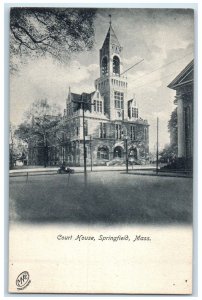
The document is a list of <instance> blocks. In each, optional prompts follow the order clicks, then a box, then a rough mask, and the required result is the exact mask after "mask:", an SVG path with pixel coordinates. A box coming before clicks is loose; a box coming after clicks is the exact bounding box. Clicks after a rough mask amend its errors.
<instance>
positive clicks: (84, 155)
mask: <svg viewBox="0 0 202 300" xmlns="http://www.w3.org/2000/svg"><path fill="white" fill-rule="evenodd" d="M81 103H82V110H83V162H84V184H85V186H86V185H87V171H86V138H85V115H84V101H83V96H82V101H81Z"/></svg>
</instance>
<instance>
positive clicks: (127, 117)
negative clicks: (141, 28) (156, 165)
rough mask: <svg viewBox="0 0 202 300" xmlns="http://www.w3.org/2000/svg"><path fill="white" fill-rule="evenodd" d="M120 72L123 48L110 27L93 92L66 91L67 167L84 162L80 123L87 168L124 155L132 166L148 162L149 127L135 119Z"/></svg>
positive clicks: (134, 109) (125, 83)
mask: <svg viewBox="0 0 202 300" xmlns="http://www.w3.org/2000/svg"><path fill="white" fill-rule="evenodd" d="M122 72H123V48H122V47H121V45H120V43H119V41H118V39H117V37H116V34H115V33H114V30H113V28H112V25H111V24H110V26H109V30H108V32H107V35H106V38H105V40H104V43H103V45H102V48H101V49H100V76H99V78H98V79H96V80H95V91H94V92H92V93H82V94H77V93H73V92H72V91H71V89H69V93H68V97H67V100H66V109H65V111H64V123H65V124H66V125H65V126H66V134H65V139H66V144H64V149H63V151H64V152H63V161H64V162H66V163H67V164H69V165H83V163H84V147H83V143H84V139H83V120H84V128H85V130H84V131H85V140H86V142H85V145H86V148H85V149H86V150H85V152H86V159H87V164H88V165H89V164H91V163H92V164H93V165H102V164H106V163H107V162H109V163H110V162H111V161H112V162H113V160H120V161H123V162H124V161H125V159H126V154H128V158H129V161H133V162H134V163H146V162H147V161H148V157H149V124H148V122H147V120H144V119H142V118H141V117H140V116H139V111H138V107H137V105H136V101H135V99H128V96H127V87H128V83H127V78H126V77H125V76H124V75H122ZM82 103H85V104H82ZM82 105H84V115H85V117H84V119H83V109H82V108H83V107H82ZM126 148H127V149H128V151H126ZM126 152H127V153H126Z"/></svg>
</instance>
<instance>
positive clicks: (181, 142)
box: [177, 93, 185, 157]
mask: <svg viewBox="0 0 202 300" xmlns="http://www.w3.org/2000/svg"><path fill="white" fill-rule="evenodd" d="M177 126H178V132H177V133H178V157H185V130H184V129H185V128H184V107H183V99H182V96H181V95H180V94H178V93H177Z"/></svg>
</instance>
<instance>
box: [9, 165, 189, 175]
mask: <svg viewBox="0 0 202 300" xmlns="http://www.w3.org/2000/svg"><path fill="white" fill-rule="evenodd" d="M160 167H161V166H160ZM58 168H59V167H47V168H43V167H41V168H39V167H36V168H27V169H16V170H10V171H9V175H10V176H11V177H16V176H29V175H54V174H57V170H58ZM72 169H74V171H75V173H77V174H78V173H84V168H83V167H72ZM106 171H119V172H123V173H126V166H125V165H123V166H93V168H92V172H106ZM87 172H88V173H90V172H91V168H90V166H88V167H87ZM128 174H129V175H145V176H163V177H185V178H191V177H192V174H191V173H184V172H180V171H177V172H175V171H172V170H170V171H169V170H168V171H165V170H164V171H161V170H159V171H158V174H157V173H156V168H155V165H135V166H133V168H132V166H129V168H128Z"/></svg>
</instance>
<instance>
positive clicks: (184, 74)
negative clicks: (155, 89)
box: [168, 60, 194, 161]
mask: <svg viewBox="0 0 202 300" xmlns="http://www.w3.org/2000/svg"><path fill="white" fill-rule="evenodd" d="M168 87H169V88H171V89H173V90H175V91H176V96H175V101H174V103H175V104H176V105H177V135H178V158H179V159H185V160H187V161H192V158H193V93H194V60H192V61H191V62H190V63H189V64H188V65H187V66H186V67H185V68H184V69H183V70H182V71H181V72H180V73H179V74H178V75H177V76H176V77H175V79H174V80H173V81H172V82H171V83H170V84H169V85H168Z"/></svg>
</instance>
